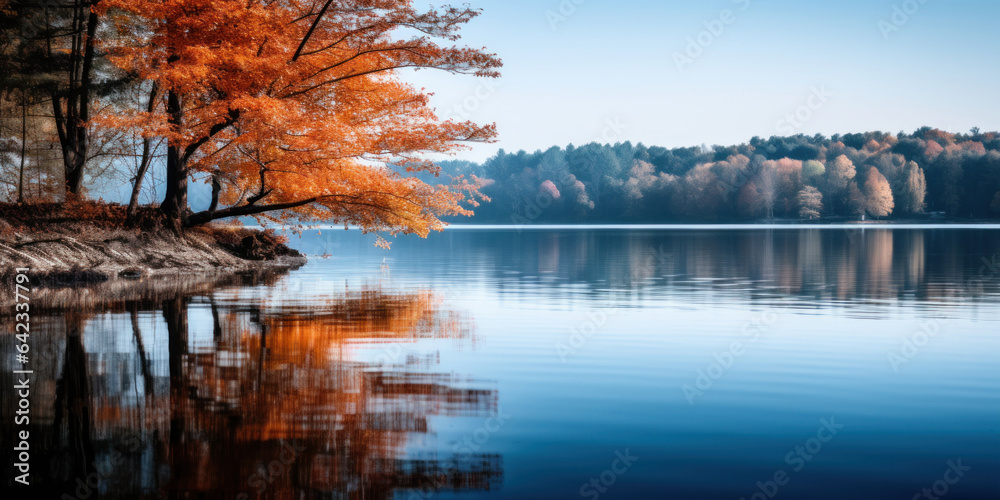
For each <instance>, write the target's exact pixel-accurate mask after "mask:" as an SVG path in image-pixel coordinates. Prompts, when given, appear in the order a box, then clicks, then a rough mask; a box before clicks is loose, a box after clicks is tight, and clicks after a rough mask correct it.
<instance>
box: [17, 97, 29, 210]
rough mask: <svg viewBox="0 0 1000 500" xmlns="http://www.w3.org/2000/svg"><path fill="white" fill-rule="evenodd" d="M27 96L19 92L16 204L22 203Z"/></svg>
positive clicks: (26, 136)
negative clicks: (19, 161) (19, 125)
mask: <svg viewBox="0 0 1000 500" xmlns="http://www.w3.org/2000/svg"><path fill="white" fill-rule="evenodd" d="M27 143H28V96H27V95H26V93H25V92H24V91H23V90H22V91H21V174H20V176H19V178H18V180H17V203H18V204H19V205H20V204H22V203H24V158H25V156H27V154H28V148H27Z"/></svg>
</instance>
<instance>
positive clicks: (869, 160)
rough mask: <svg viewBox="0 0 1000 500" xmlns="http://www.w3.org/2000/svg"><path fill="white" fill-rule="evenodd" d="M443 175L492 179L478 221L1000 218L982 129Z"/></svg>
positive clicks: (995, 159) (992, 138) (605, 151)
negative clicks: (486, 199)
mask: <svg viewBox="0 0 1000 500" xmlns="http://www.w3.org/2000/svg"><path fill="white" fill-rule="evenodd" d="M441 167H442V173H443V174H444V175H451V176H455V175H466V176H471V175H474V176H476V177H478V178H479V179H480V180H481V182H482V183H483V188H482V192H483V194H485V195H486V196H488V197H489V198H490V199H491V201H490V202H489V203H484V204H483V205H481V206H480V207H478V208H477V209H476V211H475V212H476V215H475V217H473V219H472V222H476V223H502V224H530V223H656V222H739V221H761V220H773V219H791V220H843V219H858V218H862V217H869V218H879V219H886V218H888V219H919V218H928V217H930V216H931V214H933V215H934V216H936V217H937V218H947V219H955V220H958V219H991V218H998V217H1000V134H998V133H997V132H980V131H979V130H978V129H972V130H971V131H970V132H969V133H966V134H953V133H949V132H945V131H942V130H938V129H933V128H929V127H925V128H921V129H919V130H917V131H915V132H914V133H912V134H906V133H902V132H900V133H899V134H896V135H893V134H889V133H884V132H867V133H858V134H847V135H834V136H833V137H826V136H823V135H816V136H812V137H809V136H804V135H797V136H792V137H771V138H770V139H762V138H760V137H754V138H753V139H751V140H750V141H749V142H748V143H745V144H740V145H737V146H712V147H706V146H700V147H687V148H675V149H667V148H663V147H658V146H645V145H643V144H641V143H640V144H632V143H630V142H623V143H618V144H614V145H602V144H597V143H591V144H586V145H583V146H573V145H570V146H567V147H565V148H559V147H553V148H550V149H548V150H546V151H536V152H534V153H528V152H525V151H519V152H517V153H508V152H506V151H503V150H500V151H499V152H498V153H497V154H496V155H495V156H493V157H492V158H490V159H489V160H487V161H486V162H484V163H482V164H477V163H473V162H466V161H446V162H443V163H442V165H441ZM467 221H468V219H464V218H463V219H456V220H454V222H467Z"/></svg>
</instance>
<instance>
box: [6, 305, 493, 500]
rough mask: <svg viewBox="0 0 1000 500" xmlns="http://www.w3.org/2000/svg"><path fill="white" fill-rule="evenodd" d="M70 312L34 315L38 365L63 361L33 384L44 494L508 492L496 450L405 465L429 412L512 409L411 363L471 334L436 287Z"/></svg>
mask: <svg viewBox="0 0 1000 500" xmlns="http://www.w3.org/2000/svg"><path fill="white" fill-rule="evenodd" d="M58 314H59V316H55V315H53V316H39V317H37V318H33V319H34V321H35V324H34V326H35V328H36V330H35V336H34V337H33V342H34V345H33V349H32V350H33V351H35V352H37V353H38V354H37V357H38V359H39V360H43V359H44V360H45V361H44V362H43V361H39V362H38V366H39V368H43V365H46V366H47V365H49V364H50V363H52V364H58V368H50V369H44V368H43V369H41V370H39V371H40V372H41V373H36V376H35V378H34V379H33V384H34V385H35V387H36V392H35V393H33V395H32V398H33V405H35V406H34V407H35V408H37V411H36V412H35V413H34V414H33V421H32V429H33V432H34V433H35V434H34V435H35V436H45V438H44V439H37V438H36V439H33V441H32V445H33V446H34V447H36V448H35V450H34V453H35V455H34V456H35V457H38V458H37V459H36V460H35V461H34V462H33V463H34V464H35V465H36V469H35V470H33V475H32V477H34V478H36V480H37V481H36V485H35V487H34V489H35V491H36V492H37V493H39V494H50V495H52V496H53V497H54V498H55V497H59V496H60V495H61V494H64V493H68V494H70V495H71V496H72V495H76V496H77V497H80V496H81V495H84V494H87V493H92V494H93V495H86V496H89V497H90V498H96V497H97V496H98V493H99V496H100V497H102V498H135V497H161V496H164V495H166V496H169V497H188V496H190V495H196V496H197V495H208V496H209V497H212V498H215V497H229V498H233V497H237V495H239V494H245V495H247V496H246V498H256V497H257V495H258V494H259V495H262V496H263V497H266V498H301V497H303V495H305V496H306V497H314V496H322V497H330V496H332V497H335V498H391V497H392V496H393V494H394V492H397V491H400V490H404V489H416V488H422V489H425V490H426V489H428V488H430V489H433V490H455V491H458V490H470V489H480V490H486V489H495V488H496V487H498V485H499V483H500V480H501V476H502V464H501V459H500V457H499V455H496V454H490V453H474V454H471V455H465V456H462V457H455V456H443V457H431V458H426V457H423V458H420V459H414V458H410V457H407V456H406V452H407V447H408V440H409V439H411V436H413V435H419V434H426V433H428V432H431V426H430V425H429V423H428V418H429V417H431V416H442V417H449V416H482V417H486V416H488V415H491V414H493V413H495V412H496V410H497V392H496V390H495V389H492V388H490V385H491V384H488V383H484V382H482V381H477V380H475V379H470V378H466V377H459V376H457V375H451V374H439V373H433V372H432V371H430V370H428V369H427V368H429V366H428V362H427V359H428V358H418V357H413V356H409V357H404V356H400V355H398V354H397V353H398V352H400V351H399V350H398V345H399V344H401V343H403V344H406V343H409V344H412V343H415V342H418V341H421V340H431V339H451V340H452V341H454V342H467V341H469V340H470V338H471V336H472V324H471V321H470V319H469V318H468V317H466V316H465V315H462V314H458V313H456V312H454V311H447V310H443V309H442V305H441V300H440V299H439V298H438V297H437V296H435V295H434V294H433V293H431V292H429V291H424V290H420V291H415V292H403V291H395V290H389V289H384V288H381V287H379V286H373V287H369V288H366V289H364V290H361V291H357V292H347V293H344V294H340V295H337V296H332V297H331V296H328V297H317V298H314V299H312V300H309V301H307V302H302V301H300V302H298V303H296V304H294V305H282V302H281V301H280V300H276V301H265V300H263V299H260V300H257V301H253V300H247V299H246V298H241V299H240V300H238V301H232V300H230V301H226V300H217V299H216V297H215V295H214V294H211V293H209V294H203V293H200V294H196V295H191V294H184V293H178V294H175V295H173V296H163V294H158V296H156V297H155V298H154V299H153V300H144V301H128V302H125V303H119V302H116V303H115V307H113V308H110V309H109V310H107V311H100V310H97V309H92V310H91V311H90V312H89V313H84V312H79V311H72V310H70V311H65V312H61V313H58ZM60 316H61V317H60ZM209 316H210V318H209ZM63 318H64V320H63V321H62V322H60V320H62V319H63ZM390 345H392V346H397V347H396V348H394V349H389V348H388V347H386V348H385V349H384V351H385V352H386V353H390V354H389V355H384V356H380V357H377V358H376V359H375V360H366V359H364V358H363V356H361V355H360V354H358V351H359V350H360V349H362V348H364V347H366V346H367V347H371V346H390ZM46 351H51V352H52V353H58V355H53V356H48V355H47V354H45V352H46ZM57 360H58V363H56V361H57ZM3 382H4V386H5V389H4V394H5V398H4V399H5V400H7V397H6V395H7V392H6V391H7V390H6V388H7V387H11V386H12V384H11V383H8V382H11V381H10V380H9V379H8V380H4V381H3ZM10 424H11V419H5V421H4V422H3V425H4V426H5V428H3V429H0V432H4V433H5V435H9V433H11V432H13V431H12V430H11V429H9V428H6V426H9V425H10ZM43 457H44V459H43ZM88 476H90V477H91V478H96V477H101V482H100V487H99V489H100V491H99V492H98V491H92V486H87V484H86V483H87V478H88ZM41 478H50V479H49V480H47V481H41V480H40V479H41ZM78 478H81V479H82V482H80V483H78V482H77V479H78ZM91 482H92V483H93V484H95V485H96V484H97V481H96V480H92V481H91ZM7 486H10V485H9V484H8V485H7Z"/></svg>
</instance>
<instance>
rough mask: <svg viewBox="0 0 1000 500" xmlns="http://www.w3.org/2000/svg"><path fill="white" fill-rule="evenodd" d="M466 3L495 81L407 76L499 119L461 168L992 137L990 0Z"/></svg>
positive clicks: (994, 37) (995, 68) (474, 40)
mask: <svg viewBox="0 0 1000 500" xmlns="http://www.w3.org/2000/svg"><path fill="white" fill-rule="evenodd" d="M468 1H469V3H470V4H471V5H472V6H473V7H476V8H481V9H483V15H482V16H480V17H479V18H477V19H476V20H475V21H473V22H472V23H471V24H470V25H468V26H467V27H466V29H465V30H464V36H463V40H462V41H463V42H464V43H465V44H467V45H471V46H475V47H481V46H486V47H487V48H489V49H490V50H491V51H493V52H496V53H498V54H499V55H500V56H501V57H502V58H503V60H504V68H503V77H502V78H501V79H499V80H495V81H487V82H486V83H488V84H489V85H490V86H483V82H481V81H479V80H477V79H475V78H472V77H466V76H454V75H448V74H445V73H440V72H430V71H421V72H416V73H412V74H408V75H406V78H407V79H408V80H410V81H412V82H414V83H415V84H417V85H418V86H421V87H426V88H427V89H428V90H430V91H432V92H434V93H435V96H434V101H433V102H434V104H435V106H437V108H438V109H439V114H441V115H442V116H457V117H468V118H470V119H473V120H475V121H477V122H485V123H490V122H496V124H497V126H498V128H499V131H500V140H499V143H497V144H491V145H484V146H477V147H476V148H475V149H474V150H473V151H466V152H460V153H459V154H458V156H457V158H461V159H470V160H477V161H481V160H484V159H486V158H488V157H489V156H491V155H492V154H494V153H495V152H496V150H497V149H499V148H501V147H502V148H504V149H507V150H508V151H516V150H519V149H526V150H529V151H533V150H535V149H545V148H548V147H550V146H553V145H560V146H565V145H566V144H569V143H574V144H582V143H587V142H591V141H598V142H617V141H624V140H631V141H633V142H643V143H645V144H647V145H659V146H666V147H678V146H693V145H699V144H703V143H705V144H708V145H712V144H724V145H729V144H736V143H743V142H746V141H748V140H749V139H750V138H751V137H753V136H755V135H759V136H762V137H768V136H771V135H791V134H794V133H804V134H808V135H813V134H816V133H822V134H825V135H831V134H834V133H847V132H861V131H867V130H883V131H889V132H898V131H900V130H905V131H908V132H911V131H913V130H914V129H916V128H918V127H920V126H923V125H928V126H932V127H938V128H942V129H946V130H949V131H953V132H964V131H968V130H969V129H970V128H972V127H974V126H978V127H980V128H981V129H983V130H997V129H1000V94H998V89H1000V57H998V53H997V49H998V48H1000V29H997V27H996V24H997V22H998V21H1000V2H998V1H995V0H991V1H986V0H979V1H972V0H948V1H945V0H923V1H921V0H907V1H903V0H864V1H861V0H848V1H836V2H833V1H831V2H813V1H802V0H799V1H791V0H708V1H687V2H680V1H663V0H660V1H653V0H615V1H611V0H468ZM437 3H441V2H437ZM418 5H419V3H418ZM894 6H895V7H899V9H900V10H899V12H897V14H896V17H895V18H893V14H894ZM914 7H915V8H914ZM904 8H905V10H906V11H909V12H910V14H906V13H905V12H904ZM726 9H728V11H729V13H728V14H726V13H725V12H724V11H725V10H726ZM880 21H884V23H883V24H882V25H881V26H880ZM720 26H721V29H720ZM712 31H714V32H715V33H714V34H713V33H712ZM703 32H704V33H703ZM689 39H690V40H689ZM691 40H693V44H692V43H691ZM699 51H700V52H699ZM814 95H815V96H814ZM810 96H814V97H810ZM456 107H457V108H456ZM789 114H792V119H791V120H789V119H788V117H787V115H789ZM796 114H797V115H798V118H796V117H795V115H796Z"/></svg>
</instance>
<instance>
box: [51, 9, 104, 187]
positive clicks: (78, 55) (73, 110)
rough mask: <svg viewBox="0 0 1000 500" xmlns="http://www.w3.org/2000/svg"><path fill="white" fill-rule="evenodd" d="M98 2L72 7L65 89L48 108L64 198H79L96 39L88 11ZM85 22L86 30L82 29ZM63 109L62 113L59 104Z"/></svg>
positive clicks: (92, 16)
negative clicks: (60, 154)
mask: <svg viewBox="0 0 1000 500" xmlns="http://www.w3.org/2000/svg"><path fill="white" fill-rule="evenodd" d="M98 1H100V0H92V1H86V0H77V1H76V2H75V6H74V13H73V26H74V28H76V29H78V30H79V31H78V33H77V34H75V35H74V40H73V49H72V51H71V52H72V53H71V54H70V62H69V67H68V68H66V71H67V74H68V84H69V86H68V89H67V90H66V91H65V93H64V95H60V92H56V93H54V94H53V96H52V107H53V112H54V114H55V119H56V128H57V130H58V132H59V143H60V145H61V146H62V152H63V165H64V168H65V174H66V175H65V181H66V195H67V198H70V197H73V196H76V195H79V194H80V190H81V187H82V186H83V174H84V170H85V167H86V164H87V152H88V148H89V145H90V144H89V141H90V139H89V134H88V131H87V120H89V119H90V91H91V87H92V80H93V65H94V57H95V44H94V38H95V37H96V35H97V25H98V21H99V19H98V17H97V14H96V13H95V12H94V11H93V9H92V7H93V6H94V5H96V4H97V3H98ZM84 18H86V29H84ZM64 99H65V101H66V109H65V111H64V110H63V100H64Z"/></svg>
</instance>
